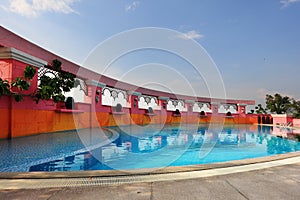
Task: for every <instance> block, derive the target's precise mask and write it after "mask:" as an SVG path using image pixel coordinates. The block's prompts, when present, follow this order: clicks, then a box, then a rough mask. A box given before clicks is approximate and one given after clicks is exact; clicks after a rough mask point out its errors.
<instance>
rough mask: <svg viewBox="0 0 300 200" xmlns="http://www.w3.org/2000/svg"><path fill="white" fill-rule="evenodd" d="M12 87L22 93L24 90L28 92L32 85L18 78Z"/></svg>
mask: <svg viewBox="0 0 300 200" xmlns="http://www.w3.org/2000/svg"><path fill="white" fill-rule="evenodd" d="M11 86H12V87H16V88H18V89H19V90H21V91H22V90H28V89H29V87H30V83H29V82H27V81H26V80H24V79H22V78H20V77H17V78H16V80H14V81H13V82H12V83H11Z"/></svg>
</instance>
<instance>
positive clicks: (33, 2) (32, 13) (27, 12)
mask: <svg viewBox="0 0 300 200" xmlns="http://www.w3.org/2000/svg"><path fill="white" fill-rule="evenodd" d="M76 1H79V0H10V1H9V5H8V6H7V7H4V6H2V8H4V9H5V10H7V11H10V12H14V13H17V14H20V15H23V16H26V17H37V16H38V15H39V14H41V13H43V12H57V13H65V14H69V13H75V11H74V10H73V9H72V7H71V5H72V4H73V3H74V2H76Z"/></svg>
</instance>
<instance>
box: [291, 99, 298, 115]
mask: <svg viewBox="0 0 300 200" xmlns="http://www.w3.org/2000/svg"><path fill="white" fill-rule="evenodd" d="M290 112H291V113H293V117H295V118H300V101H296V100H295V99H292V101H291V106H290Z"/></svg>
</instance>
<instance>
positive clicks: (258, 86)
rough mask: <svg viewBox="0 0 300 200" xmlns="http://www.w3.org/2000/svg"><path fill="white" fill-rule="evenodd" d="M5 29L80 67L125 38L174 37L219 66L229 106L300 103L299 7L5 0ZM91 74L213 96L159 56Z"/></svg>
mask: <svg viewBox="0 0 300 200" xmlns="http://www.w3.org/2000/svg"><path fill="white" fill-rule="evenodd" d="M0 23H1V25H2V26H3V27H5V28H7V29H9V30H11V31H13V32H15V33H16V34H18V35H20V36H22V37H24V38H26V39H28V40H29V41H32V42H33V43H35V44H37V45H39V46H41V47H43V48H45V49H47V50H49V51H51V52H53V53H55V54H58V55H60V56H62V57H64V58H66V59H68V60H70V61H73V62H75V63H77V64H79V65H85V64H86V61H87V59H89V56H90V55H91V52H93V50H95V48H97V46H99V44H102V43H103V42H104V41H106V40H108V39H109V38H112V37H114V36H115V35H117V34H120V33H123V32H124V31H129V30H132V29H137V28H138V29H141V28H144V27H157V28H163V29H168V30H174V31H177V32H180V33H181V36H180V37H178V38H176V39H177V40H193V41H195V42H196V43H197V44H199V45H200V46H201V47H202V48H203V49H204V50H205V52H206V53H207V55H209V57H210V58H211V59H212V60H213V62H214V64H215V65H216V68H217V70H218V72H219V73H220V76H221V78H222V81H223V82H222V83H223V84H224V87H225V91H226V97H227V98H231V99H253V100H255V101H256V103H263V102H264V99H265V95H266V94H275V93H280V94H282V95H288V96H290V97H293V98H295V99H300V87H299V86H298V85H299V82H298V80H299V77H300V0H264V1H262V0H251V1H249V0H221V1H220V0H164V1H161V0H109V1H103V0H0ZM112 48H113V47H112ZM187 51H193V50H189V49H187ZM189 53H192V52H189ZM104 56H105V53H104ZM86 67H88V68H90V69H92V70H93V71H97V72H99V73H104V74H105V75H107V76H110V77H113V78H116V79H119V80H122V81H126V82H130V83H133V84H137V85H141V86H144V87H149V88H154V89H160V90H165V91H169V92H174V93H180V94H190V93H191V92H192V93H195V94H196V95H198V96H210V95H211V93H210V91H209V89H208V88H209V86H207V82H206V81H205V77H201V76H200V77H199V76H197V75H196V73H195V71H194V70H193V67H192V66H191V64H190V63H187V62H186V61H185V60H184V59H182V58H181V57H180V56H178V55H174V54H172V53H170V52H165V51H161V50H157V49H156V50H153V49H152V50H151V49H150V50H149V49H143V50H140V51H134V52H130V53H128V54H126V55H123V56H121V57H120V58H119V59H117V60H116V61H114V62H113V63H112V64H111V65H110V67H109V68H108V69H107V68H106V69H103V68H101V66H98V65H97V61H95V62H94V63H90V65H86ZM212 97H213V96H212Z"/></svg>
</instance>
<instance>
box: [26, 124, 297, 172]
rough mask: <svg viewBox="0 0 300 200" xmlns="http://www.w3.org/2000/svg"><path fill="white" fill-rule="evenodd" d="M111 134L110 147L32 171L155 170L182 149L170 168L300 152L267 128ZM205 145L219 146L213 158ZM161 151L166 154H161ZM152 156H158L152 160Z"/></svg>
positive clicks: (213, 152)
mask: <svg viewBox="0 0 300 200" xmlns="http://www.w3.org/2000/svg"><path fill="white" fill-rule="evenodd" d="M129 128H130V127H129ZM154 129H155V127H154ZM112 130H113V131H117V132H118V133H119V134H120V136H119V137H118V138H117V139H116V140H114V141H113V142H112V143H110V144H108V145H105V146H102V147H100V148H97V149H94V150H92V151H89V152H84V153H80V154H77V155H73V156H68V157H65V158H62V159H58V160H55V161H51V162H46V163H43V164H39V165H34V166H31V167H30V168H29V171H74V170H96V169H97V170H107V169H115V166H118V169H119V168H122V169H133V168H139V167H145V168H146V167H150V166H148V165H147V163H151V167H152V166H156V165H152V164H153V163H159V162H160V160H163V159H165V158H166V156H167V157H168V156H171V155H173V154H176V153H177V152H179V151H177V150H178V149H181V148H186V151H185V153H184V154H182V155H179V158H178V160H176V161H174V163H173V164H171V165H185V164H200V163H212V162H222V161H227V160H236V159H244V158H252V157H259V156H267V155H272V154H280V153H286V152H291V151H298V150H300V143H299V142H297V141H295V140H288V139H285V138H282V137H278V135H273V133H274V128H273V127H266V126H231V127H230V126H229V127H224V128H223V130H222V131H221V132H220V131H214V130H213V129H208V127H207V126H202V127H199V128H198V130H196V131H195V130H194V129H190V128H188V127H181V128H180V129H179V128H176V127H175V128H174V127H165V128H164V129H162V130H161V131H160V132H156V131H153V130H151V128H150V129H149V130H148V131H146V132H144V133H140V132H135V131H134V130H130V131H131V132H130V133H132V134H130V135H129V134H127V133H128V132H127V131H128V130H126V131H124V129H123V130H121V129H119V128H118V127H114V128H112ZM153 132H155V134H153ZM204 142H205V143H213V144H214V143H215V144H216V145H215V147H214V149H213V150H212V151H211V152H210V154H208V155H207V156H206V157H205V158H200V157H199V156H198V154H199V149H200V147H202V145H203V143H204ZM162 149H163V150H164V151H163V154H160V152H161V151H160V150H162ZM152 152H157V153H158V155H157V154H156V155H155V157H151V156H149V155H150V153H152ZM96 158H97V159H96ZM158 165H159V164H158Z"/></svg>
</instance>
